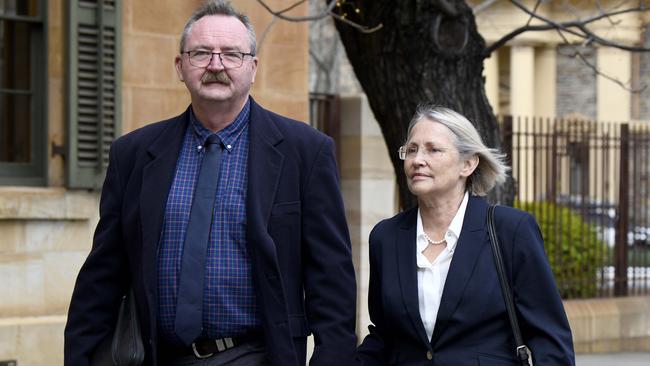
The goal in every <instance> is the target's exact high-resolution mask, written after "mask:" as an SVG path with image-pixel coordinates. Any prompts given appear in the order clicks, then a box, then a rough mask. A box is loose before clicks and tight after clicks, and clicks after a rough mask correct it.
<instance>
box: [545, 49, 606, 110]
mask: <svg viewBox="0 0 650 366" xmlns="http://www.w3.org/2000/svg"><path fill="white" fill-rule="evenodd" d="M576 52H580V53H581V54H582V56H583V57H585V59H587V60H588V61H589V63H591V64H592V65H597V57H596V49H595V48H593V47H578V46H574V45H560V46H558V48H557V67H556V70H557V78H556V92H557V95H556V97H555V103H556V105H555V110H556V115H557V116H558V117H560V118H562V117H565V116H575V115H581V116H584V117H587V118H590V119H596V117H597V110H596V108H597V105H598V104H597V102H598V101H597V87H596V73H595V72H594V71H593V70H592V69H590V68H589V67H588V66H587V65H586V64H585V63H584V62H583V61H582V60H580V59H579V58H578V57H576Z"/></svg>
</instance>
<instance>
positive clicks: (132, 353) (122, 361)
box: [90, 289, 145, 366]
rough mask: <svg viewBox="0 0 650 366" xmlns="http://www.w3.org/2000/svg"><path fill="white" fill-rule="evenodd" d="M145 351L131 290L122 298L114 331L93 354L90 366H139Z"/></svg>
mask: <svg viewBox="0 0 650 366" xmlns="http://www.w3.org/2000/svg"><path fill="white" fill-rule="evenodd" d="M144 356H145V350H144V344H143V343H142V334H141V332H140V322H139V319H138V312H137V308H136V304H135V298H134V295H133V289H130V290H129V293H128V294H126V295H124V297H123V298H122V304H121V305H120V313H119V314H118V316H117V323H116V324H115V331H114V332H113V334H112V335H110V334H109V336H107V337H106V339H104V341H103V342H102V343H101V344H100V345H99V347H97V350H96V351H95V353H94V354H93V358H92V361H91V363H90V364H91V366H140V365H142V363H143V362H144Z"/></svg>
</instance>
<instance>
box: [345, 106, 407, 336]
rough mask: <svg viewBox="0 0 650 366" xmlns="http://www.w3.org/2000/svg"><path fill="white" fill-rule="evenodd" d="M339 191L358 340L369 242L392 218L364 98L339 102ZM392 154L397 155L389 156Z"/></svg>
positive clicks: (386, 163)
mask: <svg viewBox="0 0 650 366" xmlns="http://www.w3.org/2000/svg"><path fill="white" fill-rule="evenodd" d="M341 121H342V123H341V161H340V162H339V164H340V166H341V188H342V191H343V199H344V201H345V209H346V215H347V220H348V226H349V228H350V238H351V240H352V255H353V257H354V267H355V269H356V275H357V293H358V295H357V335H358V336H359V338H360V339H362V338H363V337H365V336H366V334H368V325H369V324H370V318H369V317H368V277H369V274H370V271H369V263H368V236H369V235H370V231H371V230H372V228H373V227H374V226H375V224H377V222H379V220H381V219H383V218H386V217H390V216H392V215H394V214H395V212H396V211H397V207H396V204H395V201H396V200H395V189H396V186H395V174H394V173H393V167H392V165H391V162H390V159H389V155H388V154H389V152H388V151H387V149H386V144H385V143H384V139H383V137H382V134H381V130H380V129H379V125H378V124H377V121H375V118H374V116H373V114H372V111H371V110H370V107H369V105H368V101H367V100H366V97H365V96H364V95H355V96H349V97H342V98H341ZM394 153H395V154H396V153H397V152H394Z"/></svg>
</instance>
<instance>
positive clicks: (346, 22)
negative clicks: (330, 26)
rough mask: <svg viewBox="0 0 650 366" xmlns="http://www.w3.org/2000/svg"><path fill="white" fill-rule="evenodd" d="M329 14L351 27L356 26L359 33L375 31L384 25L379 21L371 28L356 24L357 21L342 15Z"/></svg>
mask: <svg viewBox="0 0 650 366" xmlns="http://www.w3.org/2000/svg"><path fill="white" fill-rule="evenodd" d="M330 16H331V17H332V18H334V19H336V20H338V21H340V22H342V23H345V24H347V25H349V26H352V27H353V28H356V29H357V30H359V31H360V32H361V33H372V32H376V31H378V30H380V29H382V28H383V27H384V25H383V24H381V23H379V24H378V25H376V26H374V27H372V28H369V27H366V26H365V25H361V24H357V23H355V22H353V21H351V20H349V19H347V18H344V17H342V16H340V15H338V14H336V13H331V14H330Z"/></svg>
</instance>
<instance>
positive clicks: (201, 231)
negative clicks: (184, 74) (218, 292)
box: [175, 134, 222, 346]
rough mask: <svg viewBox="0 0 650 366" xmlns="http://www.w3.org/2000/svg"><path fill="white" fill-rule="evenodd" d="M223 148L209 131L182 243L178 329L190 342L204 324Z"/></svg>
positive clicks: (177, 307) (177, 309)
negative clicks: (207, 277) (205, 280)
mask: <svg viewBox="0 0 650 366" xmlns="http://www.w3.org/2000/svg"><path fill="white" fill-rule="evenodd" d="M221 150H222V149H221V140H219V137H217V135H214V134H213V135H210V137H208V140H207V142H206V149H205V156H204V157H203V162H202V163H201V170H200V171H199V177H198V181H197V182H196V188H195V189H194V199H193V201H192V210H191V211H190V221H189V222H188V224H187V234H186V235H185V244H184V245H183V259H182V262H181V272H180V280H179V282H178V301H177V303H176V320H175V330H176V334H177V335H178V337H179V338H180V339H181V340H182V341H183V343H185V344H186V345H188V346H189V345H190V344H192V342H193V341H194V340H195V339H196V338H198V337H199V336H200V335H201V332H202V328H203V287H204V286H203V282H204V278H205V265H206V264H205V258H206V254H207V251H208V239H209V236H210V226H211V224H212V212H213V209H214V201H215V194H216V191H217V184H218V183H219V168H220V165H221Z"/></svg>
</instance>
